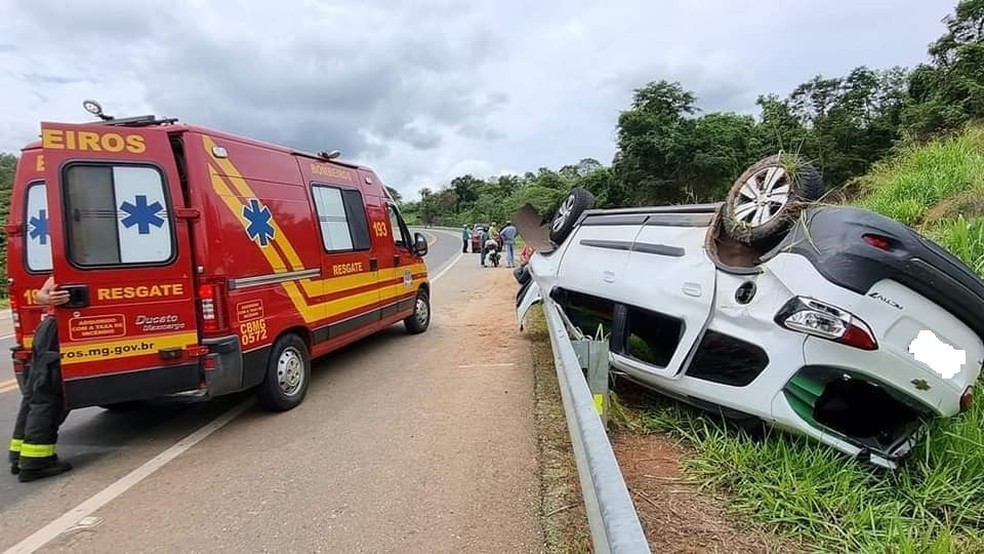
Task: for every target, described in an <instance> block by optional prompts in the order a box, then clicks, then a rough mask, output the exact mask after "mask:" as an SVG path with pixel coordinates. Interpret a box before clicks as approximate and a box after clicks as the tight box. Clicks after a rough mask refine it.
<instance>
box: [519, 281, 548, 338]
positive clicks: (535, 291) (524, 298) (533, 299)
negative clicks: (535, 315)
mask: <svg viewBox="0 0 984 554" xmlns="http://www.w3.org/2000/svg"><path fill="white" fill-rule="evenodd" d="M518 296H519V298H518V300H519V306H518V308H516V316H517V319H518V320H519V330H520V331H522V330H523V322H524V321H525V320H526V312H528V311H529V309H530V307H531V306H533V304H536V303H537V302H540V301H542V300H543V296H541V294H540V285H538V284H536V282H535V281H529V282H527V283H526V284H525V285H523V286H522V288H521V289H520V291H519V295H518Z"/></svg>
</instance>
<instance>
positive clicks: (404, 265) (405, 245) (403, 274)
mask: <svg viewBox="0 0 984 554" xmlns="http://www.w3.org/2000/svg"><path fill="white" fill-rule="evenodd" d="M386 213H387V215H388V216H389V225H390V236H391V237H392V238H393V253H392V256H391V259H390V260H389V261H390V263H391V264H392V265H391V266H390V267H391V268H392V273H391V275H392V277H393V281H394V283H393V285H392V286H391V289H390V301H391V302H398V303H400V304H401V305H402V306H401V307H402V308H403V309H407V308H412V307H413V297H414V288H413V281H414V278H413V274H414V265H415V264H416V263H417V259H416V257H415V256H414V255H413V252H412V251H411V249H412V248H413V238H412V237H411V235H410V229H409V228H408V227H407V224H406V223H405V222H404V221H403V216H402V215H401V214H400V209H399V208H397V206H396V204H394V203H393V202H389V201H387V202H386ZM397 279H399V280H397ZM408 300H409V302H408ZM401 311H402V310H401Z"/></svg>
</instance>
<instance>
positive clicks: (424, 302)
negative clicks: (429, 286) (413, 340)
mask: <svg viewBox="0 0 984 554" xmlns="http://www.w3.org/2000/svg"><path fill="white" fill-rule="evenodd" d="M430 314H431V309H430V295H429V294H427V290H426V289H423V288H421V289H420V290H418V291H417V299H416V300H414V303H413V315H411V316H410V317H408V318H406V319H404V320H403V326H404V327H406V329H407V333H410V334H411V335H417V334H419V333H423V332H424V331H426V330H427V328H428V327H430V319H431V316H430Z"/></svg>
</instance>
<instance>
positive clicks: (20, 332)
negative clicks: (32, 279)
mask: <svg viewBox="0 0 984 554" xmlns="http://www.w3.org/2000/svg"><path fill="white" fill-rule="evenodd" d="M10 318H11V321H12V322H13V324H14V338H15V339H16V340H17V344H18V345H21V346H23V344H24V329H23V328H22V327H21V324H20V300H18V299H17V295H15V294H12V295H11V296H10Z"/></svg>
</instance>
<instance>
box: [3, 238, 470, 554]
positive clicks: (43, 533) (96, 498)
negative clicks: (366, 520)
mask: <svg viewBox="0 0 984 554" xmlns="http://www.w3.org/2000/svg"><path fill="white" fill-rule="evenodd" d="M461 257H462V254H461V253H460V252H459V253H458V255H457V256H456V257H455V258H454V259H453V260H451V262H450V263H449V264H448V265H447V266H446V267H445V268H444V269H442V270H441V272H440V273H438V274H437V275H435V276H434V278H432V279H431V282H432V283H433V282H434V281H437V280H438V279H440V278H441V277H443V276H444V274H446V273H447V272H448V271H449V270H450V269H451V268H452V267H454V264H456V263H457V262H458V260H460V259H461ZM255 402H256V398H255V397H253V396H251V397H249V398H247V399H246V400H244V401H243V402H242V403H240V404H238V405H237V406H236V407H234V408H232V409H231V410H229V411H227V412H226V413H224V414H222V415H221V416H219V417H217V418H216V419H213V420H212V421H210V422H209V423H206V424H205V425H203V426H201V427H199V428H198V430H197V431H195V432H194V433H192V434H190V435H188V436H187V437H185V438H183V439H181V440H179V441H178V442H177V443H175V444H174V445H173V446H171V447H170V448H168V449H167V450H165V451H164V452H161V453H160V454H158V455H157V456H155V457H154V458H152V459H151V460H150V461H148V462H146V463H144V464H143V465H142V466H140V467H138V468H137V469H135V470H133V471H131V472H130V473H128V474H127V475H125V476H124V477H122V478H120V479H119V480H118V481H116V482H115V483H112V484H111V485H109V486H108V487H106V488H105V489H103V490H101V491H99V492H97V493H96V494H94V495H92V496H90V497H89V498H88V499H87V500H85V501H84V502H82V503H81V504H79V505H78V506H76V507H74V508H72V509H71V510H69V511H67V512H65V513H64V514H62V515H61V516H60V517H58V519H56V520H54V521H52V522H51V523H49V524H47V525H45V526H44V527H42V528H40V529H38V530H37V531H35V532H34V533H33V534H32V535H31V536H29V537H27V538H26V539H24V540H22V541H21V542H19V543H17V544H16V545H14V546H12V547H10V548H8V549H7V550H6V551H5V552H4V554H15V553H21V552H25V553H28V552H34V551H36V550H37V549H39V548H41V547H42V546H44V545H46V544H48V543H49V542H51V541H52V540H54V539H55V538H57V537H58V536H59V535H61V534H62V533H64V532H65V531H68V530H69V529H72V528H73V527H75V526H77V525H79V523H80V522H81V521H83V520H84V518H86V517H89V516H91V515H92V514H93V512H95V511H96V510H98V509H99V508H102V507H103V506H105V505H106V504H108V503H109V502H111V501H112V500H113V499H115V498H116V497H118V496H120V495H121V494H123V493H124V492H126V491H127V490H129V489H130V488H131V487H133V486H134V485H136V484H137V483H139V482H141V481H143V480H144V479H146V478H147V477H150V476H151V475H153V474H154V473H155V472H156V471H157V470H159V469H160V468H162V467H164V466H165V465H166V464H167V463H168V462H170V461H171V460H173V459H175V458H177V457H178V456H180V455H181V454H183V453H185V452H186V451H187V450H188V449H189V448H191V447H192V446H195V445H196V444H198V443H199V442H201V441H202V440H204V439H205V438H206V437H208V436H209V435H211V434H212V433H214V432H216V431H218V430H219V429H221V428H222V427H224V426H225V425H226V424H227V423H229V422H230V421H232V420H234V419H236V418H237V417H239V416H240V415H242V414H243V412H245V411H246V410H247V409H248V408H249V407H250V406H252V405H253V403H255Z"/></svg>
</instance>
